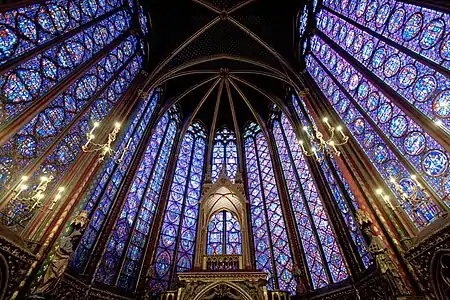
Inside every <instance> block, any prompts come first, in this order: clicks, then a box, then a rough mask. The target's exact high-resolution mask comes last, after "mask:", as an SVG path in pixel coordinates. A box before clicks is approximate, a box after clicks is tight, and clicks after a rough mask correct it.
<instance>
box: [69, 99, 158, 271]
mask: <svg viewBox="0 0 450 300" xmlns="http://www.w3.org/2000/svg"><path fill="white" fill-rule="evenodd" d="M158 99H159V91H157V90H154V91H152V92H151V93H150V96H149V97H148V98H147V99H143V101H142V102H141V103H140V107H139V108H138V110H137V112H136V113H135V114H134V116H133V117H132V118H131V120H133V121H132V122H131V124H130V125H129V127H128V129H127V131H126V134H125V136H124V137H123V139H122V141H121V142H120V143H119V146H118V147H117V149H116V151H117V153H118V154H117V156H118V155H119V154H120V153H122V151H123V149H124V148H125V147H127V149H128V150H127V152H126V154H125V156H124V157H123V160H122V162H120V163H119V164H118V165H116V162H115V160H113V159H110V160H108V162H107V164H106V165H105V167H104V168H103V171H102V172H101V173H100V174H99V175H98V176H97V178H96V180H95V181H94V183H93V184H92V185H91V191H90V192H89V193H87V194H86V196H85V197H84V198H83V200H82V203H81V205H80V206H79V207H80V208H81V209H84V210H87V211H88V212H89V216H90V218H89V219H90V220H91V221H90V223H89V225H88V227H87V229H86V231H85V233H84V235H83V237H82V239H81V241H80V244H79V245H78V248H77V250H76V251H75V253H74V256H73V258H72V262H71V267H72V269H74V270H76V271H78V272H82V271H83V270H84V268H85V267H86V264H87V262H88V260H89V256H90V253H91V251H92V249H93V247H94V243H95V241H96V239H97V238H98V234H99V231H100V230H101V228H102V227H103V225H104V223H105V221H106V218H107V216H108V214H109V212H110V208H111V206H112V203H113V201H114V200H115V199H116V196H117V192H118V191H119V187H120V184H121V183H122V180H123V178H124V176H125V174H126V172H127V171H128V169H129V166H130V165H131V160H132V158H133V156H134V155H135V151H136V150H137V147H138V145H139V144H140V142H141V139H142V136H143V134H144V131H145V129H146V127H147V125H148V124H149V121H150V118H151V116H152V115H153V111H154V109H155V106H156V103H157V102H158ZM115 158H116V160H117V159H118V158H119V157H115Z"/></svg>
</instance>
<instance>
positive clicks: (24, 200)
mask: <svg viewBox="0 0 450 300" xmlns="http://www.w3.org/2000/svg"><path fill="white" fill-rule="evenodd" d="M53 179H54V177H53V175H50V176H41V178H40V182H39V184H38V186H37V187H36V188H34V189H33V191H32V192H31V195H30V196H28V197H21V195H22V194H23V193H24V192H25V191H26V190H27V189H28V186H27V185H26V182H27V181H28V176H22V178H21V180H20V183H19V184H18V186H17V187H18V188H19V190H18V192H16V195H15V196H14V197H13V198H12V203H13V204H14V203H16V204H19V203H20V204H22V205H24V206H26V207H29V208H30V211H33V210H34V209H36V208H38V207H41V206H42V200H43V199H44V198H45V194H44V192H45V191H46V190H47V187H48V184H49V183H50V182H51V181H52V180H53Z"/></svg>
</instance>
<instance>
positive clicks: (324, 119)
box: [323, 118, 331, 130]
mask: <svg viewBox="0 0 450 300" xmlns="http://www.w3.org/2000/svg"><path fill="white" fill-rule="evenodd" d="M323 122H324V123H325V124H327V126H328V129H330V130H331V125H330V123H329V122H328V118H323Z"/></svg>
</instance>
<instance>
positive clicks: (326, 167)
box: [292, 96, 371, 268]
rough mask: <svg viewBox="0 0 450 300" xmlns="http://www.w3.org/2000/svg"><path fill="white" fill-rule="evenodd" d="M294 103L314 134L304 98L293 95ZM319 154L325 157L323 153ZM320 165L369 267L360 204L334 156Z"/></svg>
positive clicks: (363, 260) (355, 242)
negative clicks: (358, 216) (358, 214)
mask: <svg viewBox="0 0 450 300" xmlns="http://www.w3.org/2000/svg"><path fill="white" fill-rule="evenodd" d="M292 103H293V106H294V109H295V111H296V113H297V116H298V117H299V119H300V121H301V123H302V125H303V126H304V127H303V128H306V130H308V131H309V134H310V135H312V134H313V132H312V130H311V127H310V124H312V126H313V127H314V128H315V129H317V125H316V124H315V122H314V121H313V120H312V118H311V113H310V112H309V110H308V108H307V107H306V105H305V104H304V102H303V99H301V98H297V97H296V96H293V97H292ZM319 155H320V156H321V157H323V155H322V154H321V153H320V154H319ZM330 162H331V165H330ZM320 167H321V169H322V172H323V174H324V176H325V179H326V181H327V183H328V186H329V188H330V190H331V192H332V194H333V197H334V201H335V202H336V204H337V205H338V207H339V212H340V213H341V215H342V218H343V219H344V222H345V224H346V225H347V229H348V230H349V232H350V235H351V237H352V240H353V243H354V245H355V247H356V249H357V250H358V253H359V255H360V257H361V261H362V263H363V264H364V267H366V268H367V267H368V266H369V265H370V264H371V261H370V257H369V253H368V249H367V245H366V244H365V241H364V238H363V236H362V233H361V231H360V230H359V228H358V226H357V224H356V217H355V212H356V209H358V207H359V205H358V203H357V202H356V201H355V197H354V195H353V193H352V191H351V190H350V188H349V186H348V184H347V182H345V181H344V180H343V176H342V172H341V171H340V169H339V168H338V167H337V163H336V162H335V161H334V157H333V156H329V157H328V158H324V159H323V160H322V161H321V163H320ZM333 171H334V172H333ZM343 181H344V182H343ZM338 182H340V183H341V184H342V185H343V186H344V190H342V189H341V187H340V186H339V184H338ZM345 195H348V197H349V199H350V201H349V202H347V201H346V199H345Z"/></svg>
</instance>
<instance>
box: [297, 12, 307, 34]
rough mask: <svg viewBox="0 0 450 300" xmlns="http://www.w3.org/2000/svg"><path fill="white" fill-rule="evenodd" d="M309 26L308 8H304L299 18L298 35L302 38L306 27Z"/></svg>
mask: <svg viewBox="0 0 450 300" xmlns="http://www.w3.org/2000/svg"><path fill="white" fill-rule="evenodd" d="M307 25H308V6H305V7H303V10H302V12H301V13H300V18H299V28H298V34H299V35H300V37H302V36H303V34H304V33H305V30H306V26H307Z"/></svg>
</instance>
